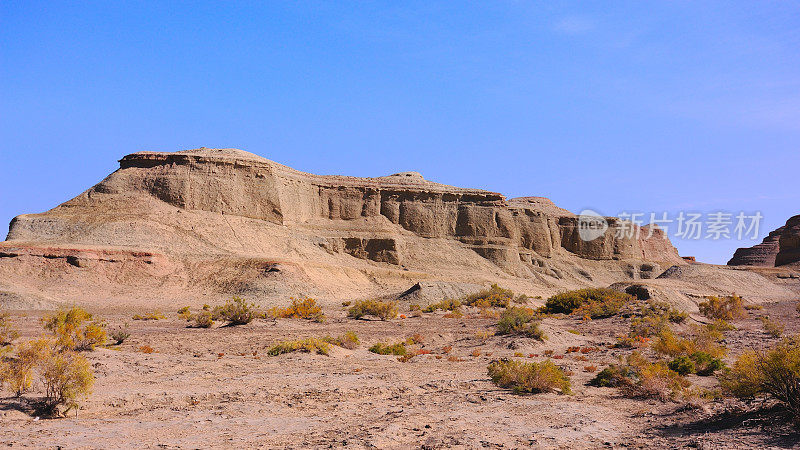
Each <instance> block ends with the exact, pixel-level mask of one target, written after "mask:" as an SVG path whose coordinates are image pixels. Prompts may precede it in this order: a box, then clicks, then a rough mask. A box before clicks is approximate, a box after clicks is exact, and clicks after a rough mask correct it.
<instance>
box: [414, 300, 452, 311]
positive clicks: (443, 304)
mask: <svg viewBox="0 0 800 450" xmlns="http://www.w3.org/2000/svg"><path fill="white" fill-rule="evenodd" d="M459 308H461V302H460V301H458V300H452V299H445V300H442V301H440V302H438V303H431V304H430V305H428V306H426V307H425V309H424V310H423V312H426V313H430V312H434V311H436V310H437V309H441V310H442V311H458V310H459Z"/></svg>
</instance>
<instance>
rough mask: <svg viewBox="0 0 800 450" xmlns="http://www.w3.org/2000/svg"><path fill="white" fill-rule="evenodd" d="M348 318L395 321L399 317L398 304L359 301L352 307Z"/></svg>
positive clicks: (348, 312)
mask: <svg viewBox="0 0 800 450" xmlns="http://www.w3.org/2000/svg"><path fill="white" fill-rule="evenodd" d="M347 316H348V317H350V318H352V319H360V318H362V317H364V316H375V317H377V318H379V319H381V320H388V319H394V318H395V317H397V302H385V301H380V300H359V301H356V302H355V303H354V304H353V306H352V307H350V309H349V310H348V311H347Z"/></svg>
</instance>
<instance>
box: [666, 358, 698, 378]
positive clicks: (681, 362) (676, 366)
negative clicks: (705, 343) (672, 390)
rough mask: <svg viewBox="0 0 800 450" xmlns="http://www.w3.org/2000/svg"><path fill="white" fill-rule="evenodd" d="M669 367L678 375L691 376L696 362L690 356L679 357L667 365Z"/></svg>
mask: <svg viewBox="0 0 800 450" xmlns="http://www.w3.org/2000/svg"><path fill="white" fill-rule="evenodd" d="M667 367H669V368H670V369H671V370H673V371H675V372H677V373H678V375H689V374H690V373H694V371H695V367H694V361H692V359H691V358H689V357H688V356H683V355H681V356H678V357H676V358H675V359H673V360H672V361H670V362H668V363H667Z"/></svg>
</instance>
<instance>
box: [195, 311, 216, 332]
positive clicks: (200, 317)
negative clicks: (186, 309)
mask: <svg viewBox="0 0 800 450" xmlns="http://www.w3.org/2000/svg"><path fill="white" fill-rule="evenodd" d="M192 318H193V319H194V326H195V327H197V328H211V327H212V326H214V314H213V313H212V312H211V311H205V310H203V311H200V312H199V313H197V314H195V315H194V316H192Z"/></svg>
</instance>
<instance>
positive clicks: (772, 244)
mask: <svg viewBox="0 0 800 450" xmlns="http://www.w3.org/2000/svg"><path fill="white" fill-rule="evenodd" d="M798 261H800V215H798V216H793V217H791V218H789V220H787V221H786V225H784V226H782V227H780V228H778V229H776V230H774V231H772V232H771V233H769V235H767V237H765V238H764V240H763V241H762V242H761V243H760V244H757V245H754V246H752V247H745V248H739V249H737V250H736V252H735V253H734V254H733V257H732V258H731V260H730V261H728V265H729V266H759V267H777V266H783V265H787V264H792V263H795V262H798Z"/></svg>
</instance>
